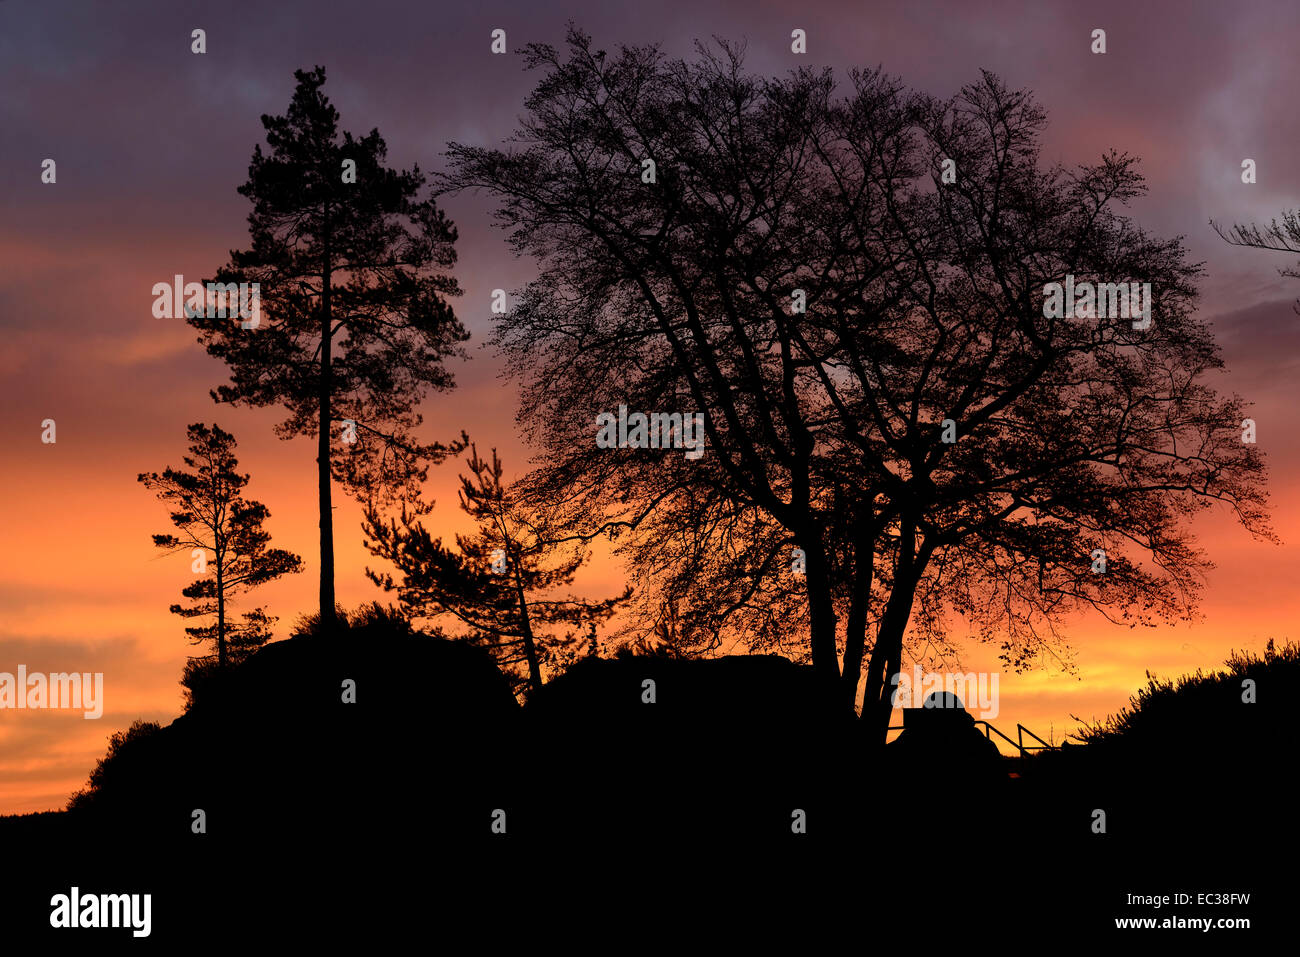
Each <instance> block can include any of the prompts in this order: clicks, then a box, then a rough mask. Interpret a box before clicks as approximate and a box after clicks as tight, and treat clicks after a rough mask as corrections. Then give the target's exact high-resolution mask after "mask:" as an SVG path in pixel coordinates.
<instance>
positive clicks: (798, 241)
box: [443, 31, 1271, 741]
mask: <svg viewBox="0 0 1300 957" xmlns="http://www.w3.org/2000/svg"><path fill="white" fill-rule="evenodd" d="M526 58H527V64H528V66H529V67H530V68H533V69H542V70H544V71H545V75H544V76H543V78H542V79H541V81H540V82H539V83H538V85H537V87H536V88H535V90H534V91H533V93H532V94H531V95H530V96H529V98H528V99H527V101H526V109H527V113H526V115H525V116H524V119H523V121H522V128H521V129H520V131H519V132H518V133H517V134H516V136H515V137H514V139H513V140H512V144H513V145H512V147H511V148H510V149H507V150H501V149H491V148H479V147H472V146H464V145H459V144H452V145H451V147H450V149H449V154H448V155H449V158H450V169H449V172H448V174H447V175H446V177H445V180H444V183H443V185H444V187H445V188H447V189H451V190H467V189H483V190H486V191H488V192H489V193H490V194H492V195H493V196H494V197H496V199H497V200H498V201H499V205H498V209H497V216H498V219H499V220H500V222H501V225H502V226H503V227H504V228H506V229H507V230H509V235H510V240H511V242H512V244H513V245H514V247H515V248H516V250H517V251H518V252H519V253H520V254H523V255H528V256H529V257H531V258H533V259H534V260H535V261H536V262H537V263H538V264H539V267H540V275H539V276H538V278H537V279H536V280H534V281H533V282H531V283H529V284H528V286H527V287H526V288H525V289H524V290H523V291H522V294H521V295H519V296H517V297H516V302H515V305H514V308H513V309H512V310H511V311H510V312H509V313H508V314H507V315H505V316H504V317H503V318H502V321H501V323H500V325H499V327H498V330H497V333H496V341H497V344H498V345H499V346H500V347H501V348H502V350H503V352H504V354H505V356H506V359H507V363H508V368H509V371H510V372H511V374H513V375H514V376H515V377H516V378H518V379H519V380H520V381H521V383H522V402H521V410H520V421H521V422H522V423H523V424H524V426H525V429H526V432H527V435H528V436H529V437H530V438H531V439H532V440H533V441H534V442H536V443H537V444H538V445H539V446H540V447H541V448H542V450H543V461H544V462H546V463H547V464H545V465H543V466H542V467H540V468H539V469H538V470H536V471H535V472H534V473H533V474H532V475H531V476H530V478H529V480H528V483H527V484H528V485H529V487H530V488H531V489H532V492H531V494H532V495H534V496H536V497H537V499H538V500H546V501H551V502H556V503H560V505H561V506H563V507H567V508H568V510H569V511H568V515H569V518H570V520H571V521H572V522H573V523H574V525H575V528H578V529H579V530H580V533H581V534H584V535H587V536H591V537H595V536H597V535H601V534H609V535H611V536H618V537H621V538H622V539H623V542H624V544H623V549H624V551H625V552H626V553H628V554H630V555H632V556H633V557H634V558H635V559H636V561H637V562H638V563H639V565H640V569H641V573H642V574H645V575H649V576H650V577H652V578H655V579H657V580H659V581H660V582H661V583H669V586H670V587H671V586H679V585H680V584H682V583H684V582H688V581H692V580H695V581H696V582H697V585H696V587H695V588H692V589H690V590H689V591H687V592H682V594H687V595H690V596H691V597H692V599H693V602H694V604H695V606H696V608H697V609H698V611H697V612H696V614H697V615H698V616H699V617H702V618H703V619H704V620H705V621H706V623H707V624H708V626H709V628H712V629H715V630H716V629H717V628H719V627H723V626H726V625H727V624H728V623H727V621H725V620H721V619H720V617H719V616H720V614H722V613H725V614H726V616H730V617H734V618H736V619H737V627H738V628H739V630H740V633H741V634H742V635H743V634H745V633H746V629H747V628H749V627H750V626H751V625H752V624H753V623H754V622H759V623H760V625H761V624H762V623H763V621H764V618H765V616H769V615H770V609H771V608H772V607H773V604H774V602H775V604H776V605H777V607H780V606H781V605H782V604H783V603H784V604H785V605H786V606H787V607H788V603H789V602H791V601H793V600H795V599H796V598H797V600H798V601H799V602H801V603H802V612H803V617H804V618H805V619H806V621H807V626H806V629H807V631H806V634H807V642H808V648H809V651H810V653H811V659H812V663H813V666H814V668H815V670H816V672H817V674H818V675H819V676H820V678H819V680H820V682H821V684H822V686H823V689H824V692H825V697H826V700H828V701H831V700H834V701H835V702H837V706H838V707H841V708H843V707H844V706H845V705H847V704H848V703H850V702H853V701H854V700H855V698H856V696H857V695H858V693H859V690H860V689H861V693H862V695H863V709H864V716H865V717H868V718H869V719H870V722H871V724H872V726H873V729H874V730H875V731H878V732H879V737H880V739H881V740H882V741H883V738H884V729H885V727H886V726H887V725H888V720H889V713H890V708H891V704H890V692H891V678H892V677H893V675H895V674H896V673H897V672H898V671H899V668H900V665H901V657H902V649H903V641H904V636H905V634H906V633H907V632H908V624H909V622H915V624H916V626H917V628H918V629H919V630H920V631H921V632H922V633H925V634H928V635H930V636H936V637H942V632H943V623H944V621H945V618H946V617H948V616H949V615H950V614H951V613H954V612H955V613H957V614H960V615H962V616H964V617H965V618H966V619H967V620H969V621H971V622H973V623H974V624H975V625H976V626H977V628H978V629H979V635H980V636H981V637H982V638H984V639H985V640H997V639H999V638H1000V639H1001V640H1002V642H1003V644H1002V654H1003V657H1004V659H1005V660H1007V661H1008V662H1009V663H1011V664H1013V665H1015V666H1016V667H1023V666H1026V665H1027V664H1028V663H1029V662H1030V661H1032V660H1033V658H1034V657H1035V656H1036V655H1037V654H1039V653H1040V652H1043V651H1049V652H1050V651H1051V650H1052V646H1053V644H1058V643H1059V642H1058V641H1057V640H1055V639H1056V633H1055V630H1054V626H1055V623H1056V622H1058V621H1059V620H1060V619H1061V617H1062V615H1064V614H1066V613H1068V612H1070V611H1072V610H1074V609H1078V608H1080V607H1093V608H1097V609H1099V610H1101V611H1102V612H1103V613H1104V614H1113V615H1114V616H1116V617H1117V618H1119V619H1121V620H1128V621H1131V622H1139V621H1140V622H1151V621H1153V620H1154V619H1155V618H1156V617H1168V616H1171V615H1176V614H1181V613H1186V612H1187V610H1188V609H1189V608H1190V606H1191V603H1192V601H1193V600H1194V597H1195V592H1196V588H1197V586H1198V574H1199V573H1200V572H1201V571H1202V570H1203V569H1204V568H1205V567H1207V566H1208V564H1209V563H1208V561H1207V560H1206V557H1205V556H1204V555H1203V554H1202V553H1200V552H1199V551H1197V550H1196V549H1195V548H1194V547H1193V544H1192V542H1191V540H1190V537H1189V535H1188V533H1187V531H1186V522H1185V520H1186V518H1187V517H1188V516H1190V514H1192V513H1193V512H1194V511H1196V510H1197V509H1199V508H1204V507H1208V506H1209V505H1211V504H1213V503H1215V502H1218V503H1223V504H1226V505H1227V506H1228V507H1229V508H1230V509H1232V510H1233V511H1234V512H1235V513H1236V515H1237V517H1238V518H1239V520H1240V521H1241V522H1242V523H1243V524H1244V525H1245V526H1246V527H1247V528H1248V529H1250V530H1251V531H1252V532H1253V533H1256V534H1260V535H1265V536H1267V535H1269V534H1271V533H1269V531H1268V529H1267V525H1266V520H1265V492H1264V490H1263V479H1262V462H1261V457H1260V455H1259V453H1258V451H1257V450H1256V448H1255V447H1254V446H1253V445H1247V444H1243V442H1242V441H1241V435H1240V431H1239V428H1240V423H1241V419H1242V403H1241V402H1240V400H1238V399H1237V398H1235V397H1231V398H1224V397H1220V396H1218V395H1216V394H1215V392H1214V391H1213V390H1212V389H1211V388H1210V387H1209V386H1208V385H1206V384H1205V381H1204V379H1205V377H1206V374H1207V373H1209V372H1212V371H1213V370H1215V369H1217V368H1218V367H1219V366H1220V365H1221V360H1220V359H1219V356H1218V350H1217V347H1216V344H1215V342H1214V340H1213V337H1212V335H1211V333H1210V331H1209V329H1208V328H1207V327H1206V325H1205V324H1204V323H1202V322H1201V321H1199V320H1198V319H1197V318H1196V315H1195V312H1194V308H1193V307H1194V302H1195V295H1196V290H1195V285H1194V281H1195V278H1196V276H1197V275H1198V272H1199V270H1198V267H1196V266H1194V265H1191V264H1189V263H1187V262H1186V258H1185V251H1184V249H1183V246H1182V244H1181V242H1180V241H1178V240H1162V239H1158V238H1153V237H1150V236H1148V235H1147V234H1146V233H1145V232H1143V231H1142V230H1141V229H1140V228H1139V227H1138V226H1137V225H1135V224H1134V223H1133V222H1132V221H1131V220H1129V219H1128V218H1126V217H1124V216H1122V215H1120V213H1119V212H1117V211H1116V207H1117V206H1119V205H1122V204H1124V203H1125V202H1127V201H1128V200H1129V199H1130V198H1132V197H1134V196H1137V195H1138V194H1140V193H1141V191H1142V189H1143V186H1142V179H1141V176H1140V175H1139V174H1138V173H1137V171H1136V169H1135V163H1134V161H1133V160H1132V159H1131V158H1129V157H1127V156H1122V155H1116V154H1113V153H1112V154H1108V155H1106V156H1104V157H1103V158H1102V159H1101V161H1100V162H1099V163H1097V164H1095V165H1091V166H1085V167H1081V168H1080V169H1078V170H1076V171H1067V170H1065V169H1063V168H1061V167H1057V166H1053V167H1048V168H1043V169H1040V167H1039V162H1038V160H1039V153H1038V146H1037V143H1038V137H1039V134H1040V131H1041V129H1042V127H1043V126H1044V124H1045V114H1044V112H1043V111H1042V110H1041V109H1040V108H1039V107H1038V106H1036V105H1035V104H1034V103H1033V101H1032V99H1031V98H1030V97H1029V95H1028V94H1027V93H1024V92H1017V91H1011V90H1008V89H1006V88H1005V87H1004V86H1003V85H1002V84H1001V83H1000V82H999V81H998V80H997V78H996V77H994V76H992V75H990V74H985V75H984V76H983V78H982V79H981V80H980V81H979V82H977V83H974V84H971V85H969V86H967V87H965V88H964V89H963V90H962V92H961V93H960V95H958V96H957V97H954V98H953V99H951V100H948V101H939V100H936V99H934V98H933V97H930V96H927V95H923V94H919V93H913V92H908V91H906V90H905V89H904V88H903V86H902V85H901V83H899V82H898V81H897V80H894V79H892V78H890V77H888V76H886V75H884V74H883V73H881V72H880V71H856V72H853V73H852V74H851V76H850V79H851V88H850V89H849V90H848V91H847V94H846V95H844V96H842V97H837V95H836V93H835V81H834V78H833V76H832V74H831V72H830V71H829V70H827V71H817V70H812V69H801V70H798V71H794V72H792V73H791V74H788V75H787V76H785V77H783V78H780V79H766V78H760V77H754V76H751V75H748V74H746V72H745V71H744V69H743V64H742V62H741V57H740V55H739V53H737V52H736V51H734V50H732V49H730V48H728V47H726V46H725V45H724V46H722V47H721V49H720V50H719V49H706V48H701V49H700V52H699V55H698V57H697V58H696V59H695V60H694V61H692V62H686V61H675V60H669V59H668V58H666V57H665V56H664V55H663V54H662V53H661V52H660V51H659V50H658V49H657V48H654V47H648V48H633V49H627V48H624V49H621V50H620V51H619V53H618V54H617V55H615V56H607V55H606V54H605V53H604V52H603V51H596V50H593V49H592V48H591V44H590V40H589V38H588V37H586V36H585V35H583V34H581V33H580V32H578V31H572V32H571V34H570V37H569V53H568V56H567V58H562V57H561V55H560V54H559V53H558V52H557V51H556V50H555V49H553V48H552V47H550V46H546V45H532V46H530V47H528V49H527V52H526ZM1068 276H1072V277H1073V281H1074V282H1078V283H1081V284H1082V283H1085V282H1088V283H1098V282H1104V283H1119V282H1136V283H1150V288H1151V299H1150V305H1151V320H1150V323H1149V324H1147V325H1145V326H1143V327H1142V328H1138V326H1141V325H1142V324H1141V323H1139V322H1135V321H1134V320H1133V319H1131V318H1129V317H1127V316H1125V315H1115V314H1111V313H1112V310H1111V309H1109V308H1107V309H1104V310H1100V311H1102V312H1105V313H1106V315H1105V316H1098V315H1097V313H1098V311H1099V310H1096V309H1094V310H1093V313H1092V315H1091V316H1090V315H1088V314H1087V312H1086V310H1080V312H1079V314H1077V315H1076V314H1075V313H1074V312H1073V310H1071V311H1070V313H1069V315H1068V316H1066V317H1053V315H1052V310H1049V309H1047V308H1045V292H1046V287H1047V284H1049V283H1057V282H1064V281H1066V277H1068ZM1139 288H1140V287H1139ZM1114 311H1115V312H1118V310H1114ZM620 405H625V406H627V408H628V409H632V410H640V411H643V412H647V413H648V412H652V411H663V412H669V411H675V412H682V413H690V412H697V413H700V414H702V415H703V417H704V429H705V434H706V436H707V447H706V450H705V453H704V455H703V456H702V457H698V458H688V457H687V456H685V455H684V454H683V453H682V452H681V451H680V450H675V449H644V448H643V449H631V448H619V449H599V448H598V447H597V445H596V443H595V441H594V440H595V435H596V432H597V428H596V425H595V424H594V423H596V421H597V418H596V417H597V416H598V415H600V414H602V413H608V412H611V411H613V410H615V409H617V408H618V407H619V406H620ZM796 547H797V548H798V549H799V550H800V552H799V553H798V559H799V562H800V568H799V571H801V572H802V577H797V578H792V576H791V574H790V571H789V570H788V568H789V563H790V560H791V556H792V555H793V554H794V553H793V549H794V548H796ZM1098 550H1103V551H1104V552H1105V559H1104V566H1098V565H1097V558H1098ZM1133 552H1140V553H1144V554H1142V556H1141V557H1142V558H1143V559H1145V561H1139V560H1137V558H1136V557H1134V555H1133V554H1131V553H1133ZM728 565H730V566H731V569H730V571H729V570H728ZM1099 567H1104V569H1105V570H1104V573H1099V572H1097V571H1095V569H1097V568H1099ZM701 569H702V570H704V571H705V572H706V576H705V580H706V581H707V582H708V583H709V585H711V586H712V585H713V584H715V583H717V584H719V585H721V586H722V588H721V590H718V589H715V588H713V587H699V585H698V581H699V572H700V570H701ZM668 590H669V589H668V588H663V591H668ZM661 593H662V592H661ZM788 620H790V616H789V615H784V617H782V618H781V619H779V621H788ZM778 623H779V622H778ZM706 630H707V629H706ZM868 650H870V659H869V660H867V658H866V653H867V651H868ZM841 661H842V667H841ZM864 664H865V665H866V668H865V686H863V676H864V669H863V666H864Z"/></svg>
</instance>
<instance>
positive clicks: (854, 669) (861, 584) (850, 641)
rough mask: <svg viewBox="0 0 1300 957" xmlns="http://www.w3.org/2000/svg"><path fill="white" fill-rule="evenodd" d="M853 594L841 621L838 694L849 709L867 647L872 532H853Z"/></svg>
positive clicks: (855, 700) (855, 696)
mask: <svg viewBox="0 0 1300 957" xmlns="http://www.w3.org/2000/svg"><path fill="white" fill-rule="evenodd" d="M853 551H854V556H853V557H854V563H853V594H852V597H851V598H850V599H849V619H848V621H847V622H846V623H845V635H844V676H843V678H842V679H841V681H840V688H841V694H842V695H843V697H844V700H845V701H846V702H847V704H848V707H849V709H850V710H852V709H854V708H856V707H857V703H858V682H859V681H861V680H862V657H863V653H864V652H865V650H866V647H867V610H868V609H869V608H870V607H871V584H872V579H873V576H874V574H875V561H876V550H875V542H874V540H873V539H872V536H870V535H867V534H866V533H863V534H860V535H858V536H857V540H856V541H855V542H854V544H853Z"/></svg>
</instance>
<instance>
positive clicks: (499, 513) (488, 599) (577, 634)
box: [365, 445, 631, 693]
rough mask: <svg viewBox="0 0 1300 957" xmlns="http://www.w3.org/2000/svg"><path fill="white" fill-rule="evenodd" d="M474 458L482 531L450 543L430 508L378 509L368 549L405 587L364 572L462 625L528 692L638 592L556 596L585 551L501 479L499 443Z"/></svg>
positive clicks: (474, 508) (467, 487) (369, 520)
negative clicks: (432, 521)
mask: <svg viewBox="0 0 1300 957" xmlns="http://www.w3.org/2000/svg"><path fill="white" fill-rule="evenodd" d="M467 464H468V466H469V474H467V475H462V476H461V488H460V507H461V510H462V511H464V512H465V513H466V514H468V515H470V516H471V517H473V518H474V519H475V521H476V522H477V523H478V529H477V531H476V532H475V534H473V535H457V536H456V546H455V548H454V549H451V548H446V547H444V546H443V544H442V540H441V539H435V538H433V537H432V536H431V535H430V534H429V532H428V531H427V530H426V529H425V528H424V526H423V525H422V524H421V523H420V522H419V521H418V518H417V516H418V515H420V514H424V513H425V512H427V511H428V509H427V508H423V509H422V508H419V507H416V508H415V509H414V510H411V509H408V508H407V507H406V506H405V505H404V506H403V508H402V514H401V518H400V519H390V520H388V521H387V522H385V521H384V520H383V518H382V517H381V516H380V515H379V514H378V512H377V510H376V509H375V508H374V507H373V506H371V507H370V508H368V509H367V511H366V521H365V532H366V537H367V541H366V547H367V548H368V549H369V550H370V552H371V553H372V554H374V555H376V556H377V557H380V558H383V559H386V560H387V561H389V562H391V563H392V564H393V565H394V566H396V568H397V570H398V572H399V573H400V575H401V583H400V584H397V583H395V582H394V579H393V577H392V576H391V575H388V574H380V573H378V572H375V571H373V570H371V569H366V574H367V575H368V576H369V577H370V579H371V580H372V581H374V582H375V583H376V584H377V585H379V586H380V587H381V588H383V589H384V590H385V591H396V592H397V594H398V598H399V600H400V601H401V603H402V605H403V607H404V608H406V609H408V610H409V612H410V613H411V614H412V616H414V617H421V618H436V617H439V616H447V617H449V618H451V619H453V620H455V621H459V622H460V623H461V625H462V626H463V633H462V634H461V635H460V636H459V637H462V638H464V639H466V640H469V641H472V642H473V643H475V644H479V645H482V646H484V647H486V648H488V649H489V650H490V651H491V652H492V654H493V655H494V656H495V657H496V659H497V662H498V663H499V664H500V665H501V667H502V669H503V670H504V671H505V672H506V674H507V675H508V676H509V677H510V678H511V680H512V682H513V683H514V686H515V690H516V692H527V693H531V692H533V691H536V690H537V689H538V688H540V687H541V686H542V683H543V681H544V680H545V679H546V678H547V677H548V676H553V675H554V674H556V673H558V672H559V671H561V670H563V668H564V666H565V665H566V664H567V663H571V661H572V660H573V659H574V658H575V657H576V652H577V648H576V647H575V646H576V644H577V643H579V642H580V641H581V640H582V638H584V637H585V638H586V639H587V641H588V643H589V647H594V641H595V623H596V622H597V621H603V620H606V619H608V618H609V617H610V616H611V615H613V614H614V612H615V611H616V610H617V609H618V608H619V607H620V606H622V605H623V604H624V603H626V602H627V601H628V599H629V598H630V597H631V589H626V590H625V591H624V592H623V593H622V594H621V595H618V596H616V597H613V598H607V599H604V600H601V601H586V600H584V599H581V598H577V597H574V596H573V595H571V594H557V592H558V591H560V590H561V589H566V588H568V587H569V586H570V585H572V583H573V578H574V575H575V574H576V573H577V571H578V569H579V568H581V567H582V565H583V564H584V563H585V562H586V560H587V558H588V552H587V551H586V549H585V547H584V546H583V545H581V544H573V543H567V544H566V543H565V542H564V541H563V540H562V539H563V536H557V535H556V534H555V530H554V529H553V528H552V527H551V523H550V522H549V521H548V520H547V518H546V517H545V516H543V515H541V514H538V513H534V512H530V511H529V510H528V509H526V508H524V507H522V506H521V504H520V503H519V502H518V501H517V500H516V497H515V496H513V495H512V494H511V492H510V490H509V489H507V488H506V487H505V486H504V485H503V483H502V466H501V460H500V458H498V456H497V453H496V450H495V449H493V450H492V460H491V462H487V461H485V460H483V459H481V458H479V454H478V449H477V448H476V447H474V446H472V445H471V447H470V456H469V458H468V460H467ZM584 624H585V625H586V626H587V629H586V633H585V635H584V630H583V627H582V626H583V625H584Z"/></svg>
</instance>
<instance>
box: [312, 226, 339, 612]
mask: <svg viewBox="0 0 1300 957" xmlns="http://www.w3.org/2000/svg"><path fill="white" fill-rule="evenodd" d="M326 228H327V229H328V226H327V227H326ZM331 271H332V270H331V269H330V259H329V239H328V234H327V236H326V240H325V269H324V272H323V276H322V280H323V281H322V284H321V347H320V397H319V398H320V422H319V432H320V434H319V436H318V437H317V438H318V444H317V451H316V465H317V481H318V483H319V486H320V623H321V630H322V631H324V632H328V631H329V630H330V629H332V628H333V626H334V604H335V602H334V506H333V504H332V500H331V488H330V481H331V480H330V439H331V436H330V423H331V409H330V398H331V394H330V393H331V391H332V390H331V385H332V383H331V365H330V359H331V357H330V344H331V343H330V339H331V335H330V330H331V326H332V320H333V317H332V315H331V313H330V273H331Z"/></svg>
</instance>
